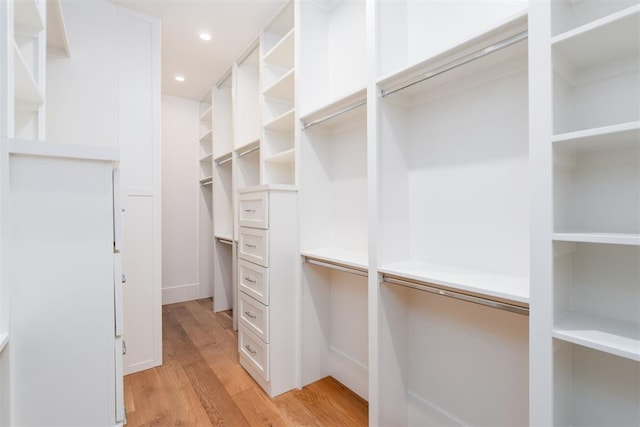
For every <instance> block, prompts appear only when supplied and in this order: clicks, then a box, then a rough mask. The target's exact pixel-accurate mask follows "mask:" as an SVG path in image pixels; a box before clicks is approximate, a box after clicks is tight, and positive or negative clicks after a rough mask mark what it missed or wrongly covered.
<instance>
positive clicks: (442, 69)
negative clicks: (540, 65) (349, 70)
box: [380, 31, 529, 98]
mask: <svg viewBox="0 0 640 427" xmlns="http://www.w3.org/2000/svg"><path fill="white" fill-rule="evenodd" d="M528 36H529V33H528V32H527V31H523V32H521V33H518V34H515V35H513V36H511V37H508V38H506V39H503V40H500V41H499V42H496V43H494V44H492V45H490V46H487V47H484V48H482V49H479V50H476V51H475V52H472V53H470V54H468V55H465V56H463V57H461V58H458V59H454V60H453V61H451V62H448V63H446V64H444V65H441V66H439V67H436V68H434V69H431V70H428V71H425V72H424V73H422V74H420V75H418V76H415V77H411V78H409V79H407V80H404V81H402V82H400V83H396V84H395V85H393V86H391V87H389V88H388V89H382V90H380V96H381V97H382V98H384V97H386V96H388V95H391V94H393V93H396V92H399V91H401V90H404V89H407V88H409V87H411V86H413V85H416V84H418V83H422V82H423V81H425V80H429V79H432V78H434V77H436V76H439V75H440V74H444V73H446V72H448V71H451V70H454V69H456V68H458V67H461V66H463V65H465V64H468V63H470V62H473V61H475V60H477V59H480V58H484V57H485V56H488V55H490V54H492V53H494V52H498V51H500V50H502V49H505V48H507V47H509V46H512V45H514V44H516V43H519V42H521V41H523V40H526V39H527V37H528Z"/></svg>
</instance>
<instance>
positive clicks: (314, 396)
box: [124, 298, 368, 427]
mask: <svg viewBox="0 0 640 427" xmlns="http://www.w3.org/2000/svg"><path fill="white" fill-rule="evenodd" d="M211 307H212V301H211V299H210V298H207V299H202V300H198V301H189V302H185V303H179V304H171V305H166V306H164V307H163V309H162V323H163V333H162V334H163V358H164V364H163V366H160V367H158V368H154V369H149V370H147V371H143V372H139V373H136V374H132V375H128V376H126V377H125V380H124V386H125V402H126V406H127V415H128V420H129V423H128V427H134V426H175V425H181V426H198V427H200V426H213V425H215V426H222V425H224V426H234V427H235V426H366V425H367V422H368V419H367V411H368V406H367V402H366V401H364V400H362V399H361V398H360V397H358V396H357V395H355V394H354V393H352V392H351V391H350V390H349V389H347V388H346V387H344V386H343V385H342V384H340V383H338V382H337V381H335V380H334V379H332V378H325V379H323V380H320V381H318V382H316V383H313V384H310V385H309V386H307V387H305V388H303V389H302V390H293V391H290V392H288V393H285V394H282V395H280V396H278V397H276V398H274V399H270V398H269V397H268V396H267V395H266V394H265V393H264V391H262V389H261V388H260V386H258V384H257V383H256V382H255V381H253V379H252V378H251V377H250V376H249V374H247V373H246V372H245V371H244V369H242V367H241V366H240V364H239V363H238V354H237V333H236V332H234V331H233V328H232V320H231V316H230V313H229V312H225V313H213V312H212V311H211Z"/></svg>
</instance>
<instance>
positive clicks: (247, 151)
mask: <svg viewBox="0 0 640 427" xmlns="http://www.w3.org/2000/svg"><path fill="white" fill-rule="evenodd" d="M259 149H260V146H257V147H253V148H249V149H248V150H244V151H241V152H240V153H238V157H243V156H246V155H247V154H251V153H253V152H254V151H258V150H259Z"/></svg>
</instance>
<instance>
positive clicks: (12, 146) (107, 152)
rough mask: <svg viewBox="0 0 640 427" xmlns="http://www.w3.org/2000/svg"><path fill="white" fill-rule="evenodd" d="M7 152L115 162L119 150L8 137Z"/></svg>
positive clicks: (118, 155)
mask: <svg viewBox="0 0 640 427" xmlns="http://www.w3.org/2000/svg"><path fill="white" fill-rule="evenodd" d="M7 152H8V153H9V154H12V155H23V156H38V157H59V158H67V159H85V160H97V161H108V162H117V161H119V160H120V154H119V150H118V149H116V148H111V147H100V146H96V145H79V144H61V143H58V142H51V141H47V143H46V144H43V143H42V142H41V141H33V140H21V139H10V140H9V142H8V144H7Z"/></svg>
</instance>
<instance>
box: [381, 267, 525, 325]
mask: <svg viewBox="0 0 640 427" xmlns="http://www.w3.org/2000/svg"><path fill="white" fill-rule="evenodd" d="M382 281H383V282H385V283H391V284H394V285H400V286H404V287H407V288H411V289H417V290H419V291H424V292H429V293H432V294H436V295H442V296H445V297H449V298H455V299H459V300H462V301H467V302H472V303H474V304H480V305H484V306H487V307H491V308H497V309H500V310H505V311H510V312H512V313H516V314H522V315H524V316H528V315H529V308H527V307H520V306H518V305H514V304H509V303H506V302H502V301H495V300H492V299H488V298H482V297H478V296H473V295H467V294H463V293H461V292H455V291H451V290H448V289H442V288H438V287H435V286H432V285H430V284H424V283H414V282H409V281H407V280H402V279H397V278H394V277H388V276H383V277H382Z"/></svg>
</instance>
